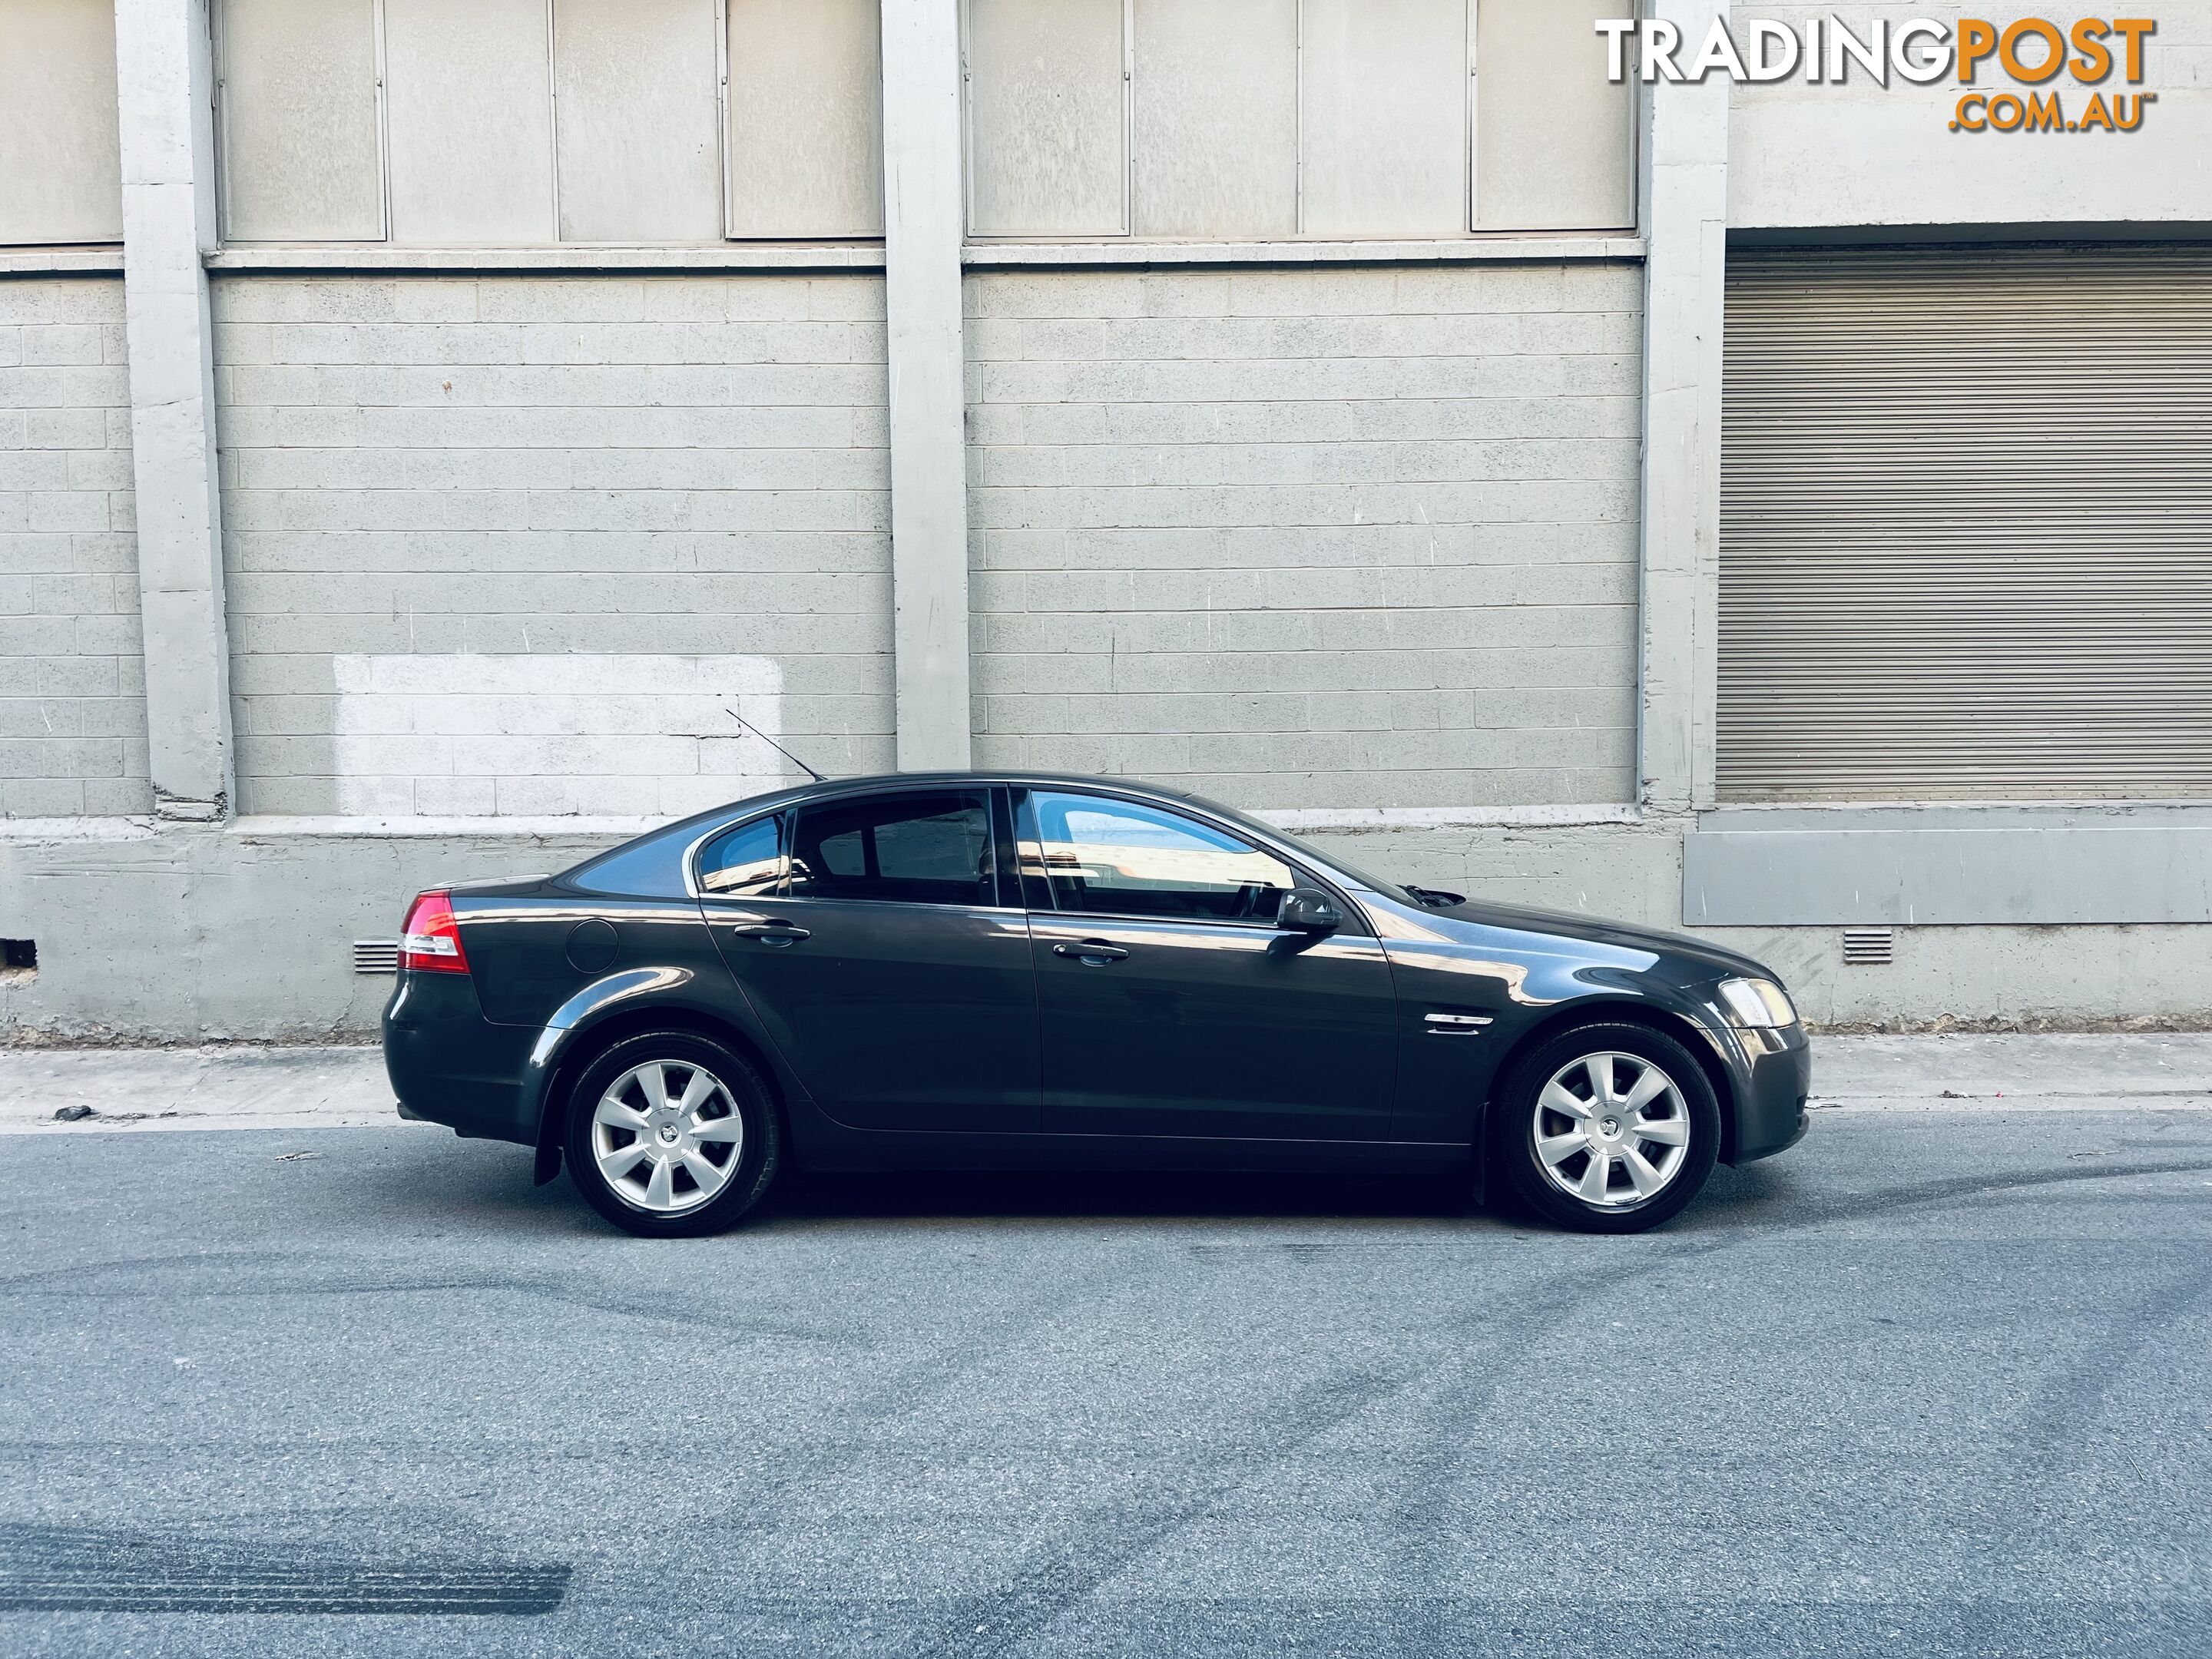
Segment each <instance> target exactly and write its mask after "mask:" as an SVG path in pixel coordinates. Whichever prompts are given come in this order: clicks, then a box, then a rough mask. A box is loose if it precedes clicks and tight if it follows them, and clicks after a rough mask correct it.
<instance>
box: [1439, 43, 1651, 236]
mask: <svg viewBox="0 0 2212 1659" xmlns="http://www.w3.org/2000/svg"><path fill="white" fill-rule="evenodd" d="M1620 15H1623V13H1622V10H1621V7H1620V0H1480V5H1479V6H1478V7H1477V9H1476V11H1475V26H1476V40H1475V60H1474V61H1475V79H1474V111H1475V136H1474V167H1475V186H1474V222H1475V226H1476V228H1478V229H1480V230H1555V229H1564V230H1608V229H1616V228H1626V227H1627V226H1630V225H1632V224H1634V223H1635V222H1636V179H1635V173H1634V153H1633V150H1632V143H1631V133H1630V129H1629V124H1630V119H1631V114H1632V109H1633V102H1632V92H1633V87H1632V82H1628V81H1626V80H1624V81H1622V82H1620V83H1619V84H1618V85H1616V84H1614V83H1613V82H1611V81H1608V80H1607V79H1606V76H1605V54H1604V52H1603V51H1602V49H1601V48H1602V46H1603V42H1602V41H1601V39H1600V37H1599V36H1598V34H1597V33H1596V31H1595V28H1594V27H1593V24H1594V23H1595V21H1596V20H1597V19H1598V18H1600V17H1617V16H1620Z"/></svg>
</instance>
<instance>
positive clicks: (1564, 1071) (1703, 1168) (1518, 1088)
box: [1491, 1021, 1720, 1233]
mask: <svg viewBox="0 0 2212 1659" xmlns="http://www.w3.org/2000/svg"><path fill="white" fill-rule="evenodd" d="M1491 1109H1492V1112H1493V1113H1494V1114H1498V1115H1499V1116H1498V1118H1497V1119H1496V1124H1497V1128H1498V1136H1497V1139H1495V1140H1494V1141H1493V1142H1492V1145H1493V1146H1495V1147H1496V1148H1497V1150H1498V1152H1499V1153H1500V1154H1501V1155H1502V1157H1503V1159H1504V1164H1505V1174H1506V1177H1507V1179H1508V1181H1509V1182H1510V1183H1511V1186H1512V1188H1513V1190H1514V1192H1515V1194H1516V1195H1517V1196H1518V1197H1519V1198H1520V1199H1521V1200H1522V1203H1523V1204H1524V1205H1526V1206H1528V1208H1529V1209H1531V1210H1533V1211H1534V1212H1536V1213H1537V1214H1538V1215H1540V1216H1541V1217H1543V1218H1546V1219H1547V1220H1550V1221H1553V1222H1556V1223H1558V1224H1559V1225H1562V1226H1566V1227H1573V1228H1576V1229H1578V1230H1580V1231H1584V1232H1600V1233H1632V1232H1641V1231H1644V1229H1645V1228H1647V1227H1656V1226H1657V1225H1659V1224H1660V1223H1662V1222H1663V1221H1667V1220H1669V1219H1671V1218H1673V1217H1674V1216H1675V1215H1677V1214H1679V1213H1680V1211H1681V1209H1682V1206H1684V1205H1686V1204H1687V1203H1688V1202H1689V1201H1690V1200H1692V1199H1693V1198H1695V1197H1696V1196H1697V1195H1698V1192H1699V1188H1702V1187H1703V1186H1704V1185H1705V1179H1706V1177H1707V1176H1710V1175H1711V1173H1712V1169H1713V1159H1714V1157H1715V1154H1716V1153H1717V1152H1718V1151H1719V1149H1720V1108H1719V1104H1718V1103H1717V1102H1716V1101H1715V1099H1714V1098H1713V1089H1712V1085H1711V1082H1710V1081H1709V1080H1708V1079H1707V1078H1706V1076H1705V1068H1704V1067H1702V1066H1699V1064H1698V1061H1697V1058H1696V1056H1694V1055H1693V1054H1691V1053H1690V1051H1689V1050H1688V1049H1686V1048H1684V1047H1683V1046H1682V1045H1681V1044H1680V1043H1679V1042H1675V1041H1674V1038H1672V1037H1670V1036H1667V1035H1666V1034H1665V1033H1664V1032H1662V1031H1657V1030H1653V1029H1651V1028H1650V1026H1646V1025H1636V1024H1623V1023H1618V1022H1612V1021H1607V1022H1605V1023H1602V1024H1596V1023H1594V1024H1588V1025H1578V1026H1576V1027H1574V1028H1573V1029H1571V1030H1566V1031H1563V1032H1561V1033H1559V1035H1558V1036H1555V1037H1553V1038H1552V1039H1551V1040H1549V1041H1548V1042H1545V1043H1544V1044H1542V1045H1541V1047H1539V1048H1536V1049H1535V1050H1534V1051H1533V1052H1531V1053H1530V1054H1527V1055H1525V1056H1524V1057H1523V1058H1522V1060H1520V1061H1519V1062H1518V1063H1517V1064H1516V1065H1515V1066H1513V1068H1512V1070H1511V1072H1510V1073H1509V1074H1508V1076H1507V1077H1506V1078H1505V1079H1504V1085H1503V1086H1502V1087H1501V1088H1500V1089H1499V1091H1498V1094H1497V1095H1496V1097H1494V1098H1493V1100H1492V1108H1491Z"/></svg>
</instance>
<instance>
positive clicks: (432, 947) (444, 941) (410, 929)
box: [399, 890, 469, 974]
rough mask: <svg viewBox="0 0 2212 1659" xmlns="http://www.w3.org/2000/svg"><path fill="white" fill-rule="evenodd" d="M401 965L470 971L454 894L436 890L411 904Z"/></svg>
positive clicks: (417, 969)
mask: <svg viewBox="0 0 2212 1659" xmlns="http://www.w3.org/2000/svg"><path fill="white" fill-rule="evenodd" d="M399 965H400V967H402V968H403V969H411V970H412V971H414V972H416V973H422V974H465V973H467V972H468V971H469V958H468V953H467V952H466V951H463V950H462V949H461V926H460V924H459V922H457V921H454V920H453V898H452V896H450V895H448V894H446V893H442V892H439V891H435V890H433V891H431V892H428V893H418V894H416V897H415V902H414V903H412V904H410V905H409V906H408V907H407V925H406V926H405V927H403V928H402V929H401V930H400V939H399Z"/></svg>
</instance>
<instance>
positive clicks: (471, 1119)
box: [384, 973, 538, 1146]
mask: <svg viewBox="0 0 2212 1659" xmlns="http://www.w3.org/2000/svg"><path fill="white" fill-rule="evenodd" d="M535 1035H536V1033H534V1032H533V1031H532V1030H529V1029H528V1028H527V1027H526V1026H515V1025H495V1024H492V1023H491V1022H490V1021H489V1020H488V1019H486V1018H484V1017H483V1009H482V1008H480V1007H479V1006H477V993H476V987H475V986H474V985H473V984H472V983H471V981H469V980H468V979H467V978H465V977H464V976H463V975H459V974H416V973H403V974H402V975H400V976H399V987H398V989H397V990H396V991H394V992H393V993H392V1000H391V1001H390V1002H388V1003H386V1005H385V1009H384V1069H385V1072H386V1074H387V1075H388V1076H389V1077H390V1078H391V1079H392V1093H393V1094H394V1095H395V1096H396V1097H398V1101H399V1115H400V1116H402V1117H406V1118H413V1119H415V1120H416V1121H418V1122H424V1123H442V1124H444V1125H445V1126H446V1127H448V1128H450V1129H451V1130H453V1133H456V1134H460V1135H466V1136H468V1137H470V1138H471V1139H481V1140H511V1141H514V1142H516V1143H517V1144H519V1145H520V1146H536V1145H537V1144H538V1109H537V1097H536V1095H535V1093H534V1092H533V1091H531V1090H529V1089H528V1088H526V1086H525V1082H524V1079H525V1078H526V1075H527V1068H528V1061H529V1058H530V1045H531V1042H532V1038H533V1037H534V1036H535Z"/></svg>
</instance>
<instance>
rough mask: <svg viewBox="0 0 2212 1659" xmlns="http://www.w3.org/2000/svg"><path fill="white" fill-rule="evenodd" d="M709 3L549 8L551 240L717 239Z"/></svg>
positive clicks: (566, 0) (615, 0)
mask: <svg viewBox="0 0 2212 1659" xmlns="http://www.w3.org/2000/svg"><path fill="white" fill-rule="evenodd" d="M714 27H715V19H714V0H556V3H555V7H554V49H553V56H554V92H555V96H556V100H557V103H556V114H557V118H558V129H557V130H558V132H559V135H560V137H559V148H560V165H561V235H562V239H563V240H568V241H579V242H658V241H673V242H706V241H716V240H720V237H721V234H722V161H721V133H720V125H721V118H720V99H719V96H718V93H719V83H720V74H721V64H720V59H721V52H720V46H718V44H717V43H716V41H715V39H714Z"/></svg>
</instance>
